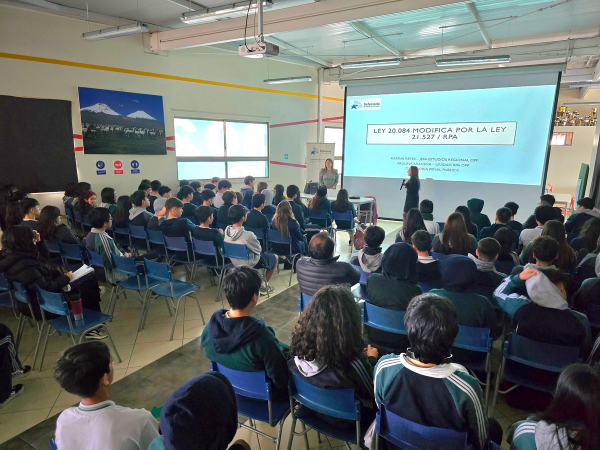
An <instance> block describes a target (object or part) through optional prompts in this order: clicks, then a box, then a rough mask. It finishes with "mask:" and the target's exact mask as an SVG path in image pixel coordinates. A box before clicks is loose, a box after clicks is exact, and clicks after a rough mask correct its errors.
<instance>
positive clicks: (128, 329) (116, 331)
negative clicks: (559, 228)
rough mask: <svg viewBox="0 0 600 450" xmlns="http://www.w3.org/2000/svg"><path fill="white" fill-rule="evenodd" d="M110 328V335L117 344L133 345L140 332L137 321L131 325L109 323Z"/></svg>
mask: <svg viewBox="0 0 600 450" xmlns="http://www.w3.org/2000/svg"><path fill="white" fill-rule="evenodd" d="M108 329H109V331H110V335H111V337H112V338H113V341H115V344H116V345H133V344H135V340H136V338H137V334H138V326H137V323H136V324H135V325H129V326H117V324H109V325H108Z"/></svg>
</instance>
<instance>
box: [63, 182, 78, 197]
mask: <svg viewBox="0 0 600 450" xmlns="http://www.w3.org/2000/svg"><path fill="white" fill-rule="evenodd" d="M65 197H77V184H75V183H67V185H66V186H65Z"/></svg>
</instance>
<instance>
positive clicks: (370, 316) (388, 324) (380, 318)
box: [360, 302, 406, 334]
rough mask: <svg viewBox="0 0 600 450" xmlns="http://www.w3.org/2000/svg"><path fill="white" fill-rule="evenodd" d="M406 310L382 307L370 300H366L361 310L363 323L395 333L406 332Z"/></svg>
mask: <svg viewBox="0 0 600 450" xmlns="http://www.w3.org/2000/svg"><path fill="white" fill-rule="evenodd" d="M405 314H406V311H396V310H394V309H388V308H382V307H381V306H376V305H373V304H372V303H369V302H364V303H363V304H362V308H361V310H360V317H361V321H362V323H363V325H367V326H369V327H372V328H377V329H378V330H383V331H388V332H390V333H395V334H406V329H405V328H404V315H405Z"/></svg>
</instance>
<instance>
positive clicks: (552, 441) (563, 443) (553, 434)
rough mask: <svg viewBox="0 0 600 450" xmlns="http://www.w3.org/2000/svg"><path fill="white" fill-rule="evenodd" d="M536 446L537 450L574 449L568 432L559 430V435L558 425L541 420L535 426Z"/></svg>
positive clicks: (562, 429)
mask: <svg viewBox="0 0 600 450" xmlns="http://www.w3.org/2000/svg"><path fill="white" fill-rule="evenodd" d="M559 439H560V444H559ZM535 446H536V447H537V450H559V449H564V450H569V449H571V448H572V447H571V445H570V444H569V440H568V437H567V432H566V430H565V429H564V428H559V429H558V433H557V430H556V425H554V424H552V423H548V422H546V421H544V420H540V421H539V422H538V423H537V425H536V426H535Z"/></svg>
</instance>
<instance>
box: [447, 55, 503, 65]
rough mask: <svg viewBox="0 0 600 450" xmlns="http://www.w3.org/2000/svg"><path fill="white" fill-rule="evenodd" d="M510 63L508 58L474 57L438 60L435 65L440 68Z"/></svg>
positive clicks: (501, 56)
mask: <svg viewBox="0 0 600 450" xmlns="http://www.w3.org/2000/svg"><path fill="white" fill-rule="evenodd" d="M508 62H510V56H508V55H500V56H475V57H472V58H452V59H438V60H436V61H435V65H436V66H438V67H440V66H468V65H471V64H501V63H508Z"/></svg>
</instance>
